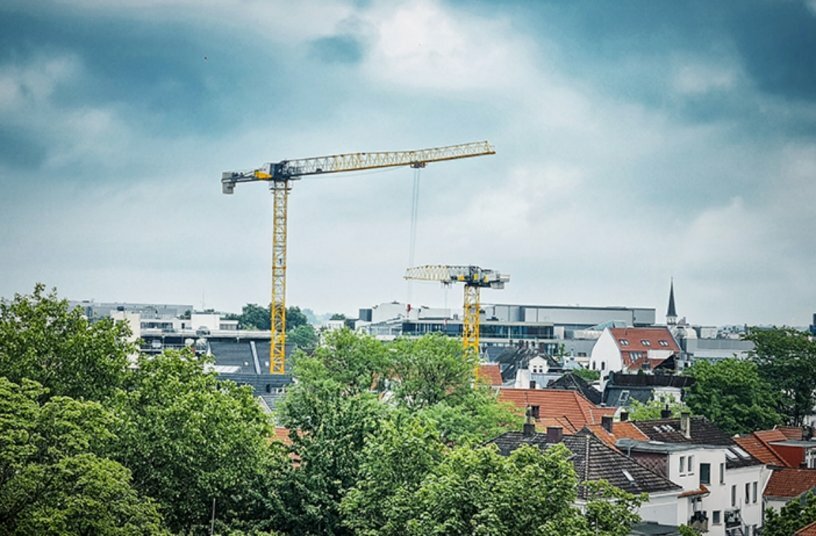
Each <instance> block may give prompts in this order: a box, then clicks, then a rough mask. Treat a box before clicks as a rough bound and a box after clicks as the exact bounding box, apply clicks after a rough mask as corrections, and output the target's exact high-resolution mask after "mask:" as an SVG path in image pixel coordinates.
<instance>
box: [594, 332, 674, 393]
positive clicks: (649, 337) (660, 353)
mask: <svg viewBox="0 0 816 536" xmlns="http://www.w3.org/2000/svg"><path fill="white" fill-rule="evenodd" d="M679 354H680V346H678V344H677V342H676V341H675V340H674V337H672V334H671V332H670V331H669V329H668V328H666V327H662V326H660V327H644V328H606V329H604V331H603V333H602V334H601V336H600V337H599V338H598V340H597V341H596V342H595V346H593V347H592V353H591V355H590V358H589V368H590V370H598V371H600V373H601V386H605V384H606V379H607V377H608V376H609V373H610V372H629V373H636V372H638V371H640V370H643V371H646V372H651V371H653V370H655V369H657V368H659V367H661V366H668V367H670V368H672V369H673V368H674V364H673V363H670V362H668V360H669V358H671V357H673V356H679Z"/></svg>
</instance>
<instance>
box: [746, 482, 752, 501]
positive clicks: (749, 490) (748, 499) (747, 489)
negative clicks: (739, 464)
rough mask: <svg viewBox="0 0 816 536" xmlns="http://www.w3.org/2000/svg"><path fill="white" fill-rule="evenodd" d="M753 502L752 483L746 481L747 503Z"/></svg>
mask: <svg viewBox="0 0 816 536" xmlns="http://www.w3.org/2000/svg"><path fill="white" fill-rule="evenodd" d="M749 502H751V484H750V483H748V482H746V483H745V504H748V503H749Z"/></svg>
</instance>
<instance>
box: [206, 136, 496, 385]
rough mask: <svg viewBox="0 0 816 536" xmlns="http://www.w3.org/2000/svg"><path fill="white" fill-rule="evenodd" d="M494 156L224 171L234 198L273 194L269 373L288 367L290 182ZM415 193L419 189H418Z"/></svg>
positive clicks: (381, 158) (364, 156) (482, 147)
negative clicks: (241, 186)
mask: <svg viewBox="0 0 816 536" xmlns="http://www.w3.org/2000/svg"><path fill="white" fill-rule="evenodd" d="M491 154H496V151H495V150H494V149H493V146H492V145H490V144H489V143H488V142H486V141H481V142H473V143H464V144H460V145H448V146H445V147H432V148H429V149H419V150H415V151H383V152H373V153H346V154H336V155H330V156H319V157H315V158H301V159H296V160H282V161H280V162H271V163H267V164H264V165H263V166H260V167H257V168H255V169H249V170H243V171H225V172H224V173H222V174H221V189H222V192H223V193H225V194H232V193H233V192H234V191H235V185H236V184H238V183H243V182H258V181H260V182H268V183H269V189H270V190H271V191H272V207H273V209H272V212H273V213H272V299H271V302H270V306H269V316H270V320H271V328H270V331H271V334H270V341H269V342H270V344H269V372H270V373H271V374H285V373H286V369H285V363H286V236H287V210H288V197H289V192H290V190H291V188H292V184H291V183H292V181H295V180H297V179H300V178H301V177H306V176H315V175H323V174H328V173H344V172H349V171H362V170H369V169H381V168H390V167H398V166H410V167H412V168H414V169H420V168H423V167H425V165H426V164H428V163H430V162H442V161H445V160H457V159H461V158H472V157H475V156H484V155H491ZM417 192H418V187H417Z"/></svg>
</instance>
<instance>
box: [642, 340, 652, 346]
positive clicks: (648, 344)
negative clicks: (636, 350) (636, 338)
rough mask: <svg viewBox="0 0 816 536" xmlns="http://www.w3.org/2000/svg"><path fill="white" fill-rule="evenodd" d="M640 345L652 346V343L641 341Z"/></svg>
mask: <svg viewBox="0 0 816 536" xmlns="http://www.w3.org/2000/svg"><path fill="white" fill-rule="evenodd" d="M640 344H642V345H643V346H651V345H652V343H651V342H650V341H647V340H646V339H640Z"/></svg>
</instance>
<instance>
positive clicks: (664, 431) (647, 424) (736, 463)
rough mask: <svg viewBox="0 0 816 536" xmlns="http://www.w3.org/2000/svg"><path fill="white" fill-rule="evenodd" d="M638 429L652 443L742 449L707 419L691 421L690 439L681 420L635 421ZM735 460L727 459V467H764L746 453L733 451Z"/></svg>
mask: <svg viewBox="0 0 816 536" xmlns="http://www.w3.org/2000/svg"><path fill="white" fill-rule="evenodd" d="M633 424H634V425H635V426H637V427H638V429H639V430H640V431H641V432H643V433H644V434H646V436H648V438H649V440H650V441H653V442H654V441H657V442H661V443H668V444H686V445H701V446H718V447H725V448H729V449H734V448H737V449H740V450H742V449H741V448H740V447H739V445H737V444H736V442H734V440H733V439H732V438H731V437H730V436H729V435H728V434H726V433H725V432H723V431H722V430H720V429H719V428H718V427H717V425H715V424H714V423H712V422H711V421H709V420H708V419H706V418H705V417H698V416H694V417H691V420H690V424H689V426H690V433H689V436H690V437H686V436H685V435H684V434H683V432H681V431H680V419H656V420H651V421H633ZM732 453H735V454H736V455H735V456H734V458H735V459H732V458H731V457H730V456H729V457H727V458H726V467H728V468H729V469H730V468H735V467H747V466H750V465H762V462H760V461H759V460H757V459H756V458H754V457H753V456H751V455H750V454H748V453H746V455H745V456H742V455H740V454H738V453H739V451H734V450H732Z"/></svg>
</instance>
